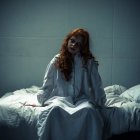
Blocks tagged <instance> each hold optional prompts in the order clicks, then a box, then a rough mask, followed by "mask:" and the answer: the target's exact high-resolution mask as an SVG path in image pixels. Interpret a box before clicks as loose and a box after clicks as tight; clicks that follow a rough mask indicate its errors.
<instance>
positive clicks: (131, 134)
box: [108, 131, 140, 140]
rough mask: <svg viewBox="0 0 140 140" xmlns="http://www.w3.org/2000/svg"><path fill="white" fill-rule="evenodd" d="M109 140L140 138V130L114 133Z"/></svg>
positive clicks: (136, 139) (137, 139) (138, 139)
mask: <svg viewBox="0 0 140 140" xmlns="http://www.w3.org/2000/svg"><path fill="white" fill-rule="evenodd" d="M108 140H140V131H134V132H127V133H123V134H120V135H113V136H112V137H111V138H110V139H108Z"/></svg>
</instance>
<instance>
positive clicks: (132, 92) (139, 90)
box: [120, 84, 140, 103]
mask: <svg viewBox="0 0 140 140" xmlns="http://www.w3.org/2000/svg"><path fill="white" fill-rule="evenodd" d="M120 97H125V98H128V99H129V100H131V101H135V102H136V103H140V84H139V85H136V86H133V87H131V88H129V89H128V90H126V91H125V92H123V93H122V94H121V95H120Z"/></svg>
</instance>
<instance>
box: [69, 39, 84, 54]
mask: <svg viewBox="0 0 140 140" xmlns="http://www.w3.org/2000/svg"><path fill="white" fill-rule="evenodd" d="M82 45H83V38H82V37H81V36H72V37H71V38H70V39H69V41H68V46H67V47H68V51H69V52H70V53H71V54H72V55H75V54H78V53H79V52H80V49H81V46H82Z"/></svg>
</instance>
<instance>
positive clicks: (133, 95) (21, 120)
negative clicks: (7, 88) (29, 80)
mask: <svg viewBox="0 0 140 140" xmlns="http://www.w3.org/2000/svg"><path fill="white" fill-rule="evenodd" d="M104 90H105V93H106V97H107V101H106V106H107V107H106V108H101V112H102V115H103V116H104V127H105V129H104V131H103V134H104V135H103V138H102V139H105V140H107V139H109V140H116V139H128V140H129V139H133V140H138V139H140V134H139V132H140V85H136V86H133V87H131V88H129V89H126V87H124V86H121V85H111V86H107V87H105V88H104ZM38 91H39V87H37V86H32V87H30V88H26V89H20V90H16V91H14V92H9V93H6V94H5V95H4V96H2V97H1V98H0V140H9V139H11V140H31V139H33V140H38V139H39V135H40V134H41V133H43V132H45V131H46V129H45V128H44V127H45V126H46V125H50V126H51V124H45V125H40V126H41V129H40V128H39V125H38V124H39V120H41V119H42V118H41V117H43V115H44V114H45V113H46V112H47V113H48V114H49V112H50V111H51V108H48V107H34V106H25V105H24V104H36V105H39V103H38V101H37V93H38ZM44 112H45V113H44ZM43 113H44V114H43ZM45 115H46V114H45ZM52 117H53V115H52V116H51V118H52ZM65 117H66V118H67V116H65ZM42 120H43V119H42ZM51 121H54V120H51V119H50V122H51ZM58 121H60V120H58ZM61 121H63V120H61ZM42 122H43V123H44V122H45V121H44V120H43V121H42ZM45 123H46V122H45ZM49 128H50V127H49ZM54 128H55V127H52V128H51V129H54ZM42 129H44V131H42ZM47 129H48V128H47ZM99 129H100V128H99ZM47 131H48V130H47ZM93 133H94V132H93ZM56 139H60V138H59V136H58V138H57V137H56ZM91 139H92V138H91ZM97 140H98V139H97Z"/></svg>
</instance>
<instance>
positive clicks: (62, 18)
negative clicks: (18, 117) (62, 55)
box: [0, 0, 140, 95]
mask: <svg viewBox="0 0 140 140" xmlns="http://www.w3.org/2000/svg"><path fill="white" fill-rule="evenodd" d="M77 27H82V28H85V29H87V30H88V31H89V33H90V35H91V40H90V42H91V50H92V52H93V53H94V54H95V56H96V57H97V59H98V60H99V63H100V65H99V71H100V74H101V76H102V79H103V83H104V86H108V85H112V84H120V85H124V86H126V87H131V86H133V85H136V84H138V83H140V39H139V38H140V2H139V0H0V94H1V95H2V94H3V93H5V92H9V91H14V90H16V89H20V88H26V87H30V86H32V85H37V86H41V85H42V80H43V76H44V72H45V69H46V66H47V64H48V62H49V61H50V60H51V59H52V57H53V56H54V55H55V54H56V53H58V52H59V49H60V46H61V43H62V41H63V38H64V37H65V35H67V33H68V32H69V31H71V30H72V29H74V28H77Z"/></svg>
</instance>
